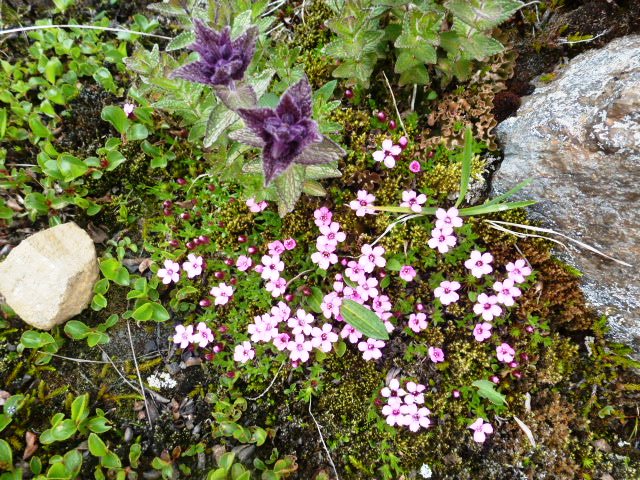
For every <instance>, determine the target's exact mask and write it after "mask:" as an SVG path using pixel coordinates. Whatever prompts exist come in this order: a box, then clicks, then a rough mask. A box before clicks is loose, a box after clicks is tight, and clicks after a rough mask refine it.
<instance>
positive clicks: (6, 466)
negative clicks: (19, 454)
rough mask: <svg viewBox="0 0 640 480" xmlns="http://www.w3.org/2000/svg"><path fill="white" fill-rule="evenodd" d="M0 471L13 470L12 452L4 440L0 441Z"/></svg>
mask: <svg viewBox="0 0 640 480" xmlns="http://www.w3.org/2000/svg"><path fill="white" fill-rule="evenodd" d="M0 470H13V452H12V451H11V445H9V443H8V442H7V441H6V440H2V439H0Z"/></svg>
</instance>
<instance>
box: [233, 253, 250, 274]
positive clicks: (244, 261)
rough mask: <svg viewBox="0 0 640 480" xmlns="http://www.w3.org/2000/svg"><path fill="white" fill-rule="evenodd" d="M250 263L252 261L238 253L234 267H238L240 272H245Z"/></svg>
mask: <svg viewBox="0 0 640 480" xmlns="http://www.w3.org/2000/svg"><path fill="white" fill-rule="evenodd" d="M252 263H253V262H252V261H251V259H250V258H249V257H247V256H245V255H240V256H239V257H238V259H237V260H236V267H238V270H240V271H241V272H245V271H247V270H249V268H251V265H252Z"/></svg>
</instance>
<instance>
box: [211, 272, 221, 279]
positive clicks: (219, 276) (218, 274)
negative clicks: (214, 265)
mask: <svg viewBox="0 0 640 480" xmlns="http://www.w3.org/2000/svg"><path fill="white" fill-rule="evenodd" d="M213 276H214V277H216V278H217V279H218V280H222V279H223V278H224V272H216V273H214V274H213Z"/></svg>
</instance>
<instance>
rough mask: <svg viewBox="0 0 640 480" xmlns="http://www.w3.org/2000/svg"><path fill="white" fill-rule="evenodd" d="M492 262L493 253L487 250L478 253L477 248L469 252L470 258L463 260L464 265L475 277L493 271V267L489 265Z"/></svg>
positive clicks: (480, 276)
mask: <svg viewBox="0 0 640 480" xmlns="http://www.w3.org/2000/svg"><path fill="white" fill-rule="evenodd" d="M491 262H493V255H491V254H490V253H489V252H485V253H480V252H479V251H478V250H474V251H473V252H471V258H469V260H467V261H466V262H464V266H465V267H467V268H468V269H469V270H471V275H473V276H474V277H476V278H482V276H483V275H487V274H489V273H491V272H493V267H492V266H491V265H489V264H490V263H491Z"/></svg>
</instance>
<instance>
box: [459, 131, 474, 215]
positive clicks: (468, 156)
mask: <svg viewBox="0 0 640 480" xmlns="http://www.w3.org/2000/svg"><path fill="white" fill-rule="evenodd" d="M472 163H473V135H472V134H471V128H470V127H467V129H466V130H465V132H464V151H463V153H462V174H461V175H460V193H459V194H458V200H457V201H456V208H457V207H458V206H460V204H461V203H462V202H463V201H464V198H465V196H466V195H467V190H468V189H469V181H470V180H471V167H472Z"/></svg>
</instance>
